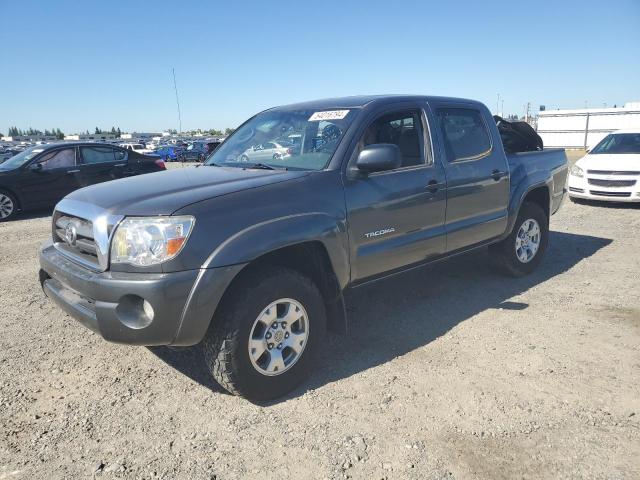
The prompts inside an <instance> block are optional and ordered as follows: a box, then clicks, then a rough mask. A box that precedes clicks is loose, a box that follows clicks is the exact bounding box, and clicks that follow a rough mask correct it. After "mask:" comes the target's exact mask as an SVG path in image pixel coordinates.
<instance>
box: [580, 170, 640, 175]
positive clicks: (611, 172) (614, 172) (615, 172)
mask: <svg viewBox="0 0 640 480" xmlns="http://www.w3.org/2000/svg"><path fill="white" fill-rule="evenodd" d="M587 173H592V174H594V175H640V172H635V171H633V172H632V171H629V172H621V171H619V170H587Z"/></svg>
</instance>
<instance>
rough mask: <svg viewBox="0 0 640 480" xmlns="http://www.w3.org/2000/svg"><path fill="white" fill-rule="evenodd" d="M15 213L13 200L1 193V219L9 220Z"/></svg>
mask: <svg viewBox="0 0 640 480" xmlns="http://www.w3.org/2000/svg"><path fill="white" fill-rule="evenodd" d="M12 213H13V200H11V198H9V197H8V196H7V195H4V194H2V193H0V218H7V217H9V215H11V214H12Z"/></svg>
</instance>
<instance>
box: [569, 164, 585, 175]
mask: <svg viewBox="0 0 640 480" xmlns="http://www.w3.org/2000/svg"><path fill="white" fill-rule="evenodd" d="M569 172H571V175H573V176H574V177H580V178H582V177H584V170H582V169H581V168H580V167H579V166H577V165H572V166H571V169H570V170H569Z"/></svg>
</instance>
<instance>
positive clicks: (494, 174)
mask: <svg viewBox="0 0 640 480" xmlns="http://www.w3.org/2000/svg"><path fill="white" fill-rule="evenodd" d="M505 175H506V174H505V172H501V171H500V170H497V169H496V170H494V171H493V172H491V177H492V178H493V179H494V180H495V181H496V182H497V181H498V180H500V179H501V178H502V177H504V176H505Z"/></svg>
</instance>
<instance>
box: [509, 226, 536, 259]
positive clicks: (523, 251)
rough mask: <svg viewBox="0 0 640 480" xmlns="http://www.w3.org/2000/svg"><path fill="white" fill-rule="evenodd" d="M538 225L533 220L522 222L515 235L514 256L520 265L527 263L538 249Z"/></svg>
mask: <svg viewBox="0 0 640 480" xmlns="http://www.w3.org/2000/svg"><path fill="white" fill-rule="evenodd" d="M540 239H541V232H540V225H539V224H538V222H537V221H536V220H534V219H533V218H529V219H527V220H525V221H524V222H522V225H520V228H519V229H518V233H517V235H516V245H515V249H516V256H517V257H518V260H520V261H521V262H522V263H529V262H530V261H531V260H533V259H534V257H535V256H536V254H537V253H538V250H539V249H540Z"/></svg>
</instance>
